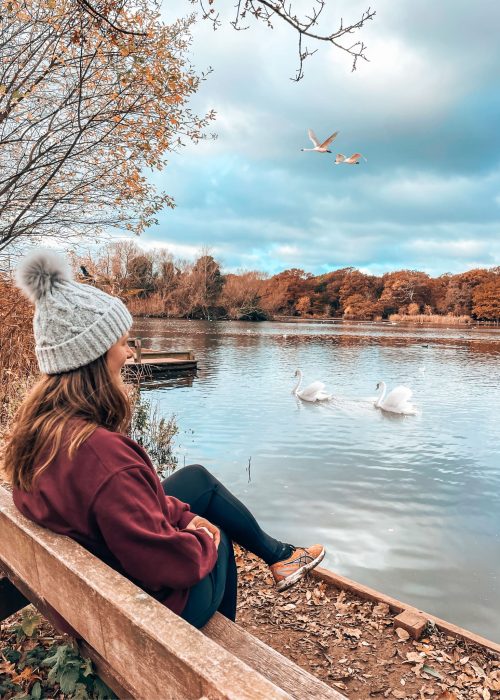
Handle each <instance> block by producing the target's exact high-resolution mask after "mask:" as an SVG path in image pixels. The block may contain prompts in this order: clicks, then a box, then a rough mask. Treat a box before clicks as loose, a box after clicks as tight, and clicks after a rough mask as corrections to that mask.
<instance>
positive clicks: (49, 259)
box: [16, 249, 73, 302]
mask: <svg viewBox="0 0 500 700" xmlns="http://www.w3.org/2000/svg"><path fill="white" fill-rule="evenodd" d="M72 279H73V275H72V273H71V269H70V267H69V265H68V263H67V262H66V260H65V259H64V258H63V257H61V256H60V255H58V254H57V253H54V251H52V250H40V249H38V250H35V251H33V252H32V253H30V254H29V255H27V256H26V257H25V258H24V260H23V261H22V262H21V264H20V265H19V267H18V268H17V270H16V283H17V286H18V287H19V289H21V290H22V291H23V292H24V293H25V294H26V296H27V297H28V298H29V299H31V301H33V302H37V301H39V300H40V299H41V298H42V297H44V296H46V295H47V294H48V293H49V292H51V291H52V289H53V287H54V285H55V284H56V283H57V282H64V281H67V282H70V281H71V280H72Z"/></svg>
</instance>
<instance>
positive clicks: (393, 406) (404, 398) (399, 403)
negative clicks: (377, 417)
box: [374, 382, 417, 416]
mask: <svg viewBox="0 0 500 700" xmlns="http://www.w3.org/2000/svg"><path fill="white" fill-rule="evenodd" d="M377 389H381V390H382V391H381V393H380V396H379V397H378V399H377V400H376V401H375V404H374V406H375V408H380V409H381V410H382V411H388V412H389V413H401V414H403V415H405V416H414V415H415V414H416V413H417V411H416V409H415V407H414V406H413V404H411V403H410V399H411V397H412V394H413V392H412V390H411V389H408V387H407V386H397V387H396V388H395V389H393V390H392V391H390V392H389V394H388V395H387V397H386V395H385V392H386V389H387V387H386V385H385V382H379V383H378V384H377Z"/></svg>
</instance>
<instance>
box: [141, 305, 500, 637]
mask: <svg viewBox="0 0 500 700" xmlns="http://www.w3.org/2000/svg"><path fill="white" fill-rule="evenodd" d="M139 331H140V335H142V337H143V338H144V346H145V347H152V348H154V349H163V348H169V349H172V350H184V349H192V350H193V351H194V352H195V354H196V357H197V359H198V373H197V374H196V375H191V376H190V377H186V378H184V379H183V378H181V377H177V378H172V379H168V380H167V381H166V383H164V384H162V385H161V386H151V385H150V386H149V387H148V389H147V390H148V391H149V392H150V393H151V395H152V396H154V397H156V398H158V400H159V401H160V404H161V410H162V412H163V413H164V414H165V415H170V413H172V412H175V413H176V414H177V416H178V420H179V424H180V429H181V431H180V435H179V437H178V441H177V448H178V454H179V463H180V464H183V463H184V459H185V460H186V463H189V462H201V463H204V464H206V465H207V466H208V467H209V468H210V469H212V470H213V471H214V472H215V473H216V474H217V475H218V476H219V477H221V478H222V479H223V480H224V481H225V482H227V483H228V485H229V486H230V488H231V489H233V490H234V491H235V492H236V493H237V494H238V495H239V496H240V497H242V498H243V499H244V500H245V502H246V503H248V505H249V506H250V507H251V508H252V509H253V510H254V511H255V512H256V513H257V515H258V517H259V519H260V520H261V521H262V522H263V523H264V525H265V527H266V528H267V529H268V530H270V531H272V532H273V533H275V534H276V535H277V536H279V537H282V538H283V539H288V540H290V541H296V542H300V543H305V542H313V541H317V540H321V541H324V543H325V545H326V547H327V550H328V559H327V560H326V566H329V567H331V568H334V569H336V570H337V571H339V572H340V573H342V574H345V575H347V576H350V577H352V578H355V579H357V580H359V581H361V582H363V583H366V584H367V585H372V586H374V587H376V588H379V589H381V590H384V591H386V592H387V593H390V594H392V595H394V596H396V597H399V598H402V599H403V600H407V601H409V602H412V603H413V604H415V605H416V606H418V607H421V608H423V609H427V610H429V611H430V612H434V613H435V614H437V615H439V616H441V617H444V618H447V619H450V620H452V621H454V622H456V623H458V624H462V625H464V626H466V627H468V628H470V629H473V630H475V631H477V632H479V633H482V634H484V635H486V636H489V637H491V638H494V639H497V640H500V602H499V597H498V594H497V592H496V591H497V585H498V576H499V574H500V508H499V506H500V460H499V450H498V438H499V436H500V435H499V433H500V431H499V420H498V416H499V414H500V394H499V392H498V379H497V378H498V368H499V360H500V342H499V338H500V334H499V333H498V332H497V331H495V330H492V329H486V328H481V329H471V330H465V329H464V328H457V329H453V328H450V329H446V328H444V329H435V328H422V329H420V328H418V329H415V328H409V327H403V326H391V325H387V324H369V325H365V324H353V323H350V324H335V325H315V324H297V325H295V324H272V323H262V324H251V323H222V322H217V323H207V322H194V321H193V322H182V321H165V320H160V319H141V320H137V321H136V323H135V332H139ZM423 346H428V347H423ZM297 367H300V368H301V369H302V371H303V372H304V381H305V383H309V382H311V381H314V380H316V379H318V380H321V381H323V382H325V384H326V385H327V387H328V390H329V391H332V392H333V395H334V398H333V400H332V401H330V402H328V403H327V404H322V405H316V404H304V403H302V402H297V399H296V397H294V396H293V395H292V393H291V392H292V389H293V387H294V385H295V378H294V377H293V373H294V371H295V369H296V368H297ZM380 380H384V381H385V382H386V383H387V384H388V387H394V386H396V385H397V384H405V385H407V386H409V387H410V388H411V389H412V390H413V398H412V403H414V404H415V406H416V407H417V408H418V409H419V415H417V416H408V417H405V416H397V415H391V414H387V413H383V412H381V411H378V410H375V409H374V407H373V402H374V401H375V400H376V396H377V392H376V390H375V386H376V384H377V382H378V381H380ZM250 457H251V482H250V483H248V473H247V469H248V460H249V458H250Z"/></svg>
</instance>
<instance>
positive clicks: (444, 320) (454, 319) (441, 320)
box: [389, 314, 472, 326]
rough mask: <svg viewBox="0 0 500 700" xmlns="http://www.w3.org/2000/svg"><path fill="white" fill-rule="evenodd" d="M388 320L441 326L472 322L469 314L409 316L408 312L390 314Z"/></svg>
mask: <svg viewBox="0 0 500 700" xmlns="http://www.w3.org/2000/svg"><path fill="white" fill-rule="evenodd" d="M389 321H399V322H400V323H420V324H426V323H432V324H435V325H441V326H450V325H466V324H468V323H471V322H472V319H471V317H470V316H452V315H451V314H447V315H446V316H442V315H440V314H415V315H412V316H410V315H409V314H391V315H390V316H389Z"/></svg>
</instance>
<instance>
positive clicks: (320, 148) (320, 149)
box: [300, 129, 339, 153]
mask: <svg viewBox="0 0 500 700" xmlns="http://www.w3.org/2000/svg"><path fill="white" fill-rule="evenodd" d="M307 133H308V135H309V138H310V139H311V141H312V142H313V144H314V148H301V149H300V150H301V151H316V152H317V153H331V151H329V150H328V146H329V145H330V144H331V142H332V141H333V139H334V138H335V137H336V136H337V134H338V133H339V132H338V131H336V132H335V133H333V134H332V135H331V136H329V137H328V138H327V139H326V140H325V141H323V143H320V142H319V141H318V137H317V136H316V134H315V133H314V131H313V130H312V129H308V130H307Z"/></svg>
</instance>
